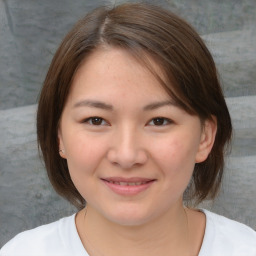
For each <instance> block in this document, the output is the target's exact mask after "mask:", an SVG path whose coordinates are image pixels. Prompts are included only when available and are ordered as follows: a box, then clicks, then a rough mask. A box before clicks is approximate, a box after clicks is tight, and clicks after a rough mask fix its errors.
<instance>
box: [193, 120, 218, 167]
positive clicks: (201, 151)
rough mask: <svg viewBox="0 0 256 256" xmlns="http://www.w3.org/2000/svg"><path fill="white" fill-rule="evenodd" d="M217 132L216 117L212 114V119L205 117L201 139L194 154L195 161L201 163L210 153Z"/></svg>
mask: <svg viewBox="0 0 256 256" xmlns="http://www.w3.org/2000/svg"><path fill="white" fill-rule="evenodd" d="M216 132H217V119H216V117H215V116H212V120H210V119H207V120H206V121H205V122H204V125H203V129H202V134H201V140H200V144H199V148H198V152H197V154H196V163H201V162H203V161H205V160H206V159H207V157H208V155H209V154H210V152H211V150H212V147H213V144H214V141H215V136H216Z"/></svg>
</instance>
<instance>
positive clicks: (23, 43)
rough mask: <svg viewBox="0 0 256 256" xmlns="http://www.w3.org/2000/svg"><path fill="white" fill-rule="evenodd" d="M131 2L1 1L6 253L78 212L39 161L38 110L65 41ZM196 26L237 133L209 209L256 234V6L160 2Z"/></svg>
mask: <svg viewBox="0 0 256 256" xmlns="http://www.w3.org/2000/svg"><path fill="white" fill-rule="evenodd" d="M115 2H116V3H120V2H125V1H99V0H97V1H85V0H74V1H69V0H59V1H57V0H44V1H39V0H22V1H20V0H0V230H1V232H0V247H1V246H2V245H3V244H4V243H5V242H6V241H7V240H9V239H10V238H11V237H12V236H14V235H15V234H16V233H18V232H20V231H22V230H25V229H28V228H32V227H35V226H38V225H40V224H42V223H48V222H51V221H53V220H56V219H58V218H60V217H61V216H65V215H68V214H70V213H72V212H73V211H74V210H75V209H74V208H73V207H72V206H71V205H69V204H68V203H67V202H65V201H64V200H63V199H61V198H59V197H58V196H57V195H56V194H55V192H54V191H53V190H52V188H51V186H50V185H49V182H48V180H47V178H46V174H45V171H44V167H43V164H42V163H41V161H40V160H39V159H38V155H37V148H36V136H35V108H36V105H31V104H35V103H36V100H37V95H38V93H39V90H40V87H41V84H42V81H43V79H44V76H45V73H46V70H47V67H48V65H49V63H50V60H51V58H52V56H53V53H54V51H55V50H56V47H57V46H58V44H59V43H60V41H61V39H62V37H63V36H64V35H65V33H66V32H67V31H68V30H69V29H70V28H71V26H72V25H73V24H74V22H75V21H76V20H77V19H78V18H79V17H81V16H82V15H84V13H86V12H87V11H88V10H90V9H92V8H93V7H96V6H98V5H100V4H102V3H105V4H106V3H107V4H114V3H115ZM149 2H152V3H158V4H160V5H162V6H164V7H166V8H169V9H171V10H173V11H174V12H176V13H178V14H180V15H181V16H183V17H184V18H185V19H187V20H188V21H190V22H191V23H192V24H193V25H194V27H195V28H196V29H197V30H198V31H199V32H200V34H201V35H202V36H203V38H204V39H205V41H206V43H207V45H208V46H209V48H210V50H211V51H212V53H213V55H214V58H215V60H216V63H217V66H218V68H219V72H220V76H221V80H222V82H223V87H224V92H225V95H226V97H227V102H228V105H229V107H230V110H231V114H232V119H233V123H234V127H235V134H234V145H233V152H232V155H231V157H230V158H229V159H228V161H227V168H226V171H227V172H226V175H225V180H224V186H223V189H222V191H221V193H220V196H219V197H218V198H217V199H216V201H215V202H214V203H211V202H206V203H205V205H206V206H207V207H208V208H210V209H212V210H214V211H216V212H218V213H221V214H224V215H226V216H228V217H231V218H235V219H237V220H239V221H242V222H244V223H246V224H248V225H250V226H251V227H253V228H255V229H256V204H255V196H256V189H255V186H254V184H255V183H256V168H255V167H256V72H255V70H256V2H255V0H245V1H240V0H232V1H231V0H224V1H218V0H201V1H199V0H173V1H171V0H169V1H167V0H158V1H149Z"/></svg>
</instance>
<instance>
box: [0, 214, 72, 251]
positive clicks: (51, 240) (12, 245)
mask: <svg viewBox="0 0 256 256" xmlns="http://www.w3.org/2000/svg"><path fill="white" fill-rule="evenodd" d="M74 216H75V215H72V216H70V217H66V218H63V219H60V220H58V221H56V222H53V223H50V224H47V225H43V226H40V227H37V228H35V229H31V230H28V231H24V232H22V233H20V234H18V235H17V236H15V237H14V238H13V239H12V240H10V241H9V242H8V243H7V244H6V245H4V247H3V248H2V249H1V250H0V256H11V255H12V256H16V255H19V256H21V255H22V256H23V255H24V256H25V255H26V256H30V255H40V256H41V255H42V256H44V255H56V256H57V255H67V252H69V253H70V251H69V249H68V248H67V247H66V244H67V243H65V240H66V239H67V237H68V236H72V233H74V232H75V230H74V229H75V222H74Z"/></svg>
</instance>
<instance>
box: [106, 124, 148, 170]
mask: <svg viewBox="0 0 256 256" xmlns="http://www.w3.org/2000/svg"><path fill="white" fill-rule="evenodd" d="M141 140H142V138H141V136H140V134H138V133H136V132H135V130H134V129H128V128H127V127H126V129H121V131H119V132H117V133H115V134H113V138H112V142H111V146H110V148H109V150H108V154H107V157H108V160H109V161H110V162H111V163H112V164H115V165H118V166H119V167H121V168H123V169H130V168H132V167H135V166H141V165H143V164H145V163H146V161H147V159H148V155H147V150H146V148H145V147H144V146H143V143H141Z"/></svg>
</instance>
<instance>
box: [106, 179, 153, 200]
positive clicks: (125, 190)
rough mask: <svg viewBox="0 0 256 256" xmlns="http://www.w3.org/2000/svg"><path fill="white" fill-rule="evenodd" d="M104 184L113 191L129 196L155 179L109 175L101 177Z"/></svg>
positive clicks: (146, 186)
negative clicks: (109, 176)
mask: <svg viewBox="0 0 256 256" xmlns="http://www.w3.org/2000/svg"><path fill="white" fill-rule="evenodd" d="M101 180H102V181H103V182H104V183H105V185H106V186H107V187H108V188H109V189H110V190H111V191H112V192H114V193H116V194H119V195H123V196H131V195H137V194H139V193H141V192H143V191H145V190H147V189H148V188H149V187H151V186H152V184H153V183H154V182H155V181H156V180H155V179H146V178H137V177H134V178H128V179H126V178H121V177H111V178H103V179H101Z"/></svg>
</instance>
